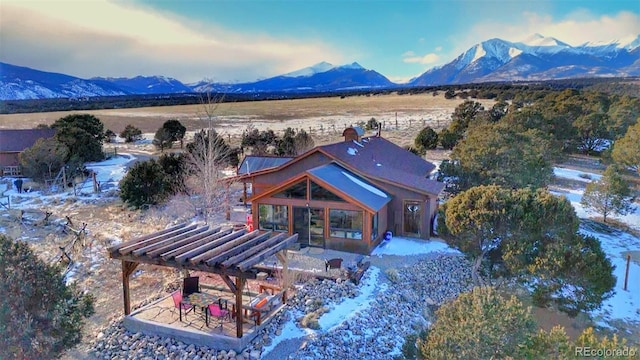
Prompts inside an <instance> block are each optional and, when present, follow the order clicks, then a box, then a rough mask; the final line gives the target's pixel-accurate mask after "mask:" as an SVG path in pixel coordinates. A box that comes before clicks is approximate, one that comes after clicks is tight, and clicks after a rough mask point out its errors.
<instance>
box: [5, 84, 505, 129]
mask: <svg viewBox="0 0 640 360" xmlns="http://www.w3.org/2000/svg"><path fill="white" fill-rule="evenodd" d="M462 102H463V100H460V99H457V98H456V99H451V100H447V99H445V98H444V97H443V96H442V95H441V94H440V95H438V96H433V94H432V93H424V94H417V95H409V94H406V95H397V94H390V95H370V96H367V95H362V96H350V97H345V98H340V97H331V98H315V99H294V100H271V101H253V102H237V103H220V104H218V105H217V107H216V108H215V110H214V111H213V115H214V118H215V123H216V125H215V127H216V130H218V131H219V132H221V133H225V134H229V135H232V136H233V135H238V134H241V133H242V131H243V130H244V129H246V127H247V126H248V125H249V124H251V125H253V126H254V127H256V128H258V129H260V130H266V129H272V130H274V131H281V130H284V129H286V128H287V127H292V128H294V129H305V130H306V131H310V132H312V133H314V135H316V136H318V137H319V138H324V137H332V135H336V134H337V135H340V134H341V133H342V130H343V129H344V128H345V127H346V126H349V125H351V124H356V123H358V122H366V121H367V120H369V119H370V118H372V117H374V118H376V120H378V121H380V122H384V124H385V129H384V130H388V131H401V130H404V131H408V133H409V134H413V135H412V137H411V138H414V137H415V134H416V131H415V130H419V129H421V128H422V127H424V126H427V125H428V126H431V127H434V128H442V127H444V126H446V125H447V124H448V120H449V119H450V117H451V114H452V113H453V110H454V109H455V107H456V106H458V105H459V104H460V103H462ZM480 102H482V103H483V105H485V107H490V106H492V105H493V103H494V101H493V100H481V101H480ZM209 110H211V107H209ZM206 112H207V106H206V105H182V106H158V107H146V108H132V109H108V110H88V111H59V112H47V113H29V114H9V115H0V128H8V129H12V128H13V129H26V128H32V127H35V126H37V125H38V124H52V123H53V122H54V121H55V120H57V119H59V118H61V117H63V116H66V115H69V114H74V113H89V114H93V115H95V116H96V117H98V118H99V119H100V120H101V121H102V122H103V123H104V124H105V129H111V130H113V131H114V132H116V133H119V132H121V131H122V130H123V129H124V128H125V126H126V125H128V124H131V125H133V126H135V127H137V128H139V129H140V130H142V131H143V132H144V133H154V132H155V131H156V130H157V129H158V128H159V127H160V126H162V123H164V122H165V121H166V120H168V119H178V120H180V122H181V123H182V124H183V125H184V126H186V127H187V130H188V131H195V130H198V129H201V128H203V127H205V126H206V124H207V121H205V119H207V118H208V117H207V116H206ZM209 112H211V111H209ZM396 121H397V123H396ZM396 124H397V125H396ZM398 136H399V138H400V139H402V138H404V137H405V136H406V134H398Z"/></svg>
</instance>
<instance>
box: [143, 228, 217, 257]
mask: <svg viewBox="0 0 640 360" xmlns="http://www.w3.org/2000/svg"><path fill="white" fill-rule="evenodd" d="M220 229H222V228H221V227H219V226H218V227H216V228H213V229H209V230H207V231H205V232H201V233H196V234H195V235H191V236H189V237H188V238H186V239H182V240H180V241H175V242H171V243H170V244H167V245H164V246H161V247H159V248H157V249H154V250H151V251H147V255H149V256H156V255H160V254H164V253H167V252H169V251H171V250H174V249H177V248H179V247H181V246H183V245H186V244H192V243H194V242H195V241H197V240H200V239H204V238H206V237H207V236H209V235H213V234H218V233H220Z"/></svg>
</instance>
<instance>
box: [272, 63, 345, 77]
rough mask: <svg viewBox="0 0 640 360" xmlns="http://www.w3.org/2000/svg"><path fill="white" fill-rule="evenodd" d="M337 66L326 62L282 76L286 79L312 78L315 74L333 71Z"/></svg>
mask: <svg viewBox="0 0 640 360" xmlns="http://www.w3.org/2000/svg"><path fill="white" fill-rule="evenodd" d="M334 67H335V66H333V65H331V64H329V63H328V62H326V61H323V62H320V63H317V64H315V65H313V66H309V67H306V68H303V69H300V70H296V71H292V72H290V73H286V74H284V75H282V76H286V77H299V76H312V75H314V74H318V73H323V72H325V71H329V70H331V69H333V68H334Z"/></svg>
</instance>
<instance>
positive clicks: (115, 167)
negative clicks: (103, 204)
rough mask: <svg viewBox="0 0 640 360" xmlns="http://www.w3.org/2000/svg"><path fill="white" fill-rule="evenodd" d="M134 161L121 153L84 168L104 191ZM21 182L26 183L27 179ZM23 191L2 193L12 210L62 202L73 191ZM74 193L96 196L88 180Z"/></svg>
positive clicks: (132, 156)
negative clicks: (55, 201)
mask: <svg viewBox="0 0 640 360" xmlns="http://www.w3.org/2000/svg"><path fill="white" fill-rule="evenodd" d="M135 159H136V157H135V155H132V154H128V153H122V154H118V156H115V157H113V158H111V159H108V160H105V161H100V162H92V163H86V164H85V166H86V168H87V169H89V170H93V171H95V173H96V180H97V181H98V182H99V183H100V188H101V189H102V190H103V191H104V190H110V189H113V188H117V187H118V184H119V182H120V180H122V178H123V177H124V176H125V175H126V173H127V164H129V163H130V162H131V161H133V160H135ZM8 179H9V181H10V183H11V184H13V180H14V179H13V178H8ZM23 180H24V181H25V182H26V181H27V180H28V179H23ZM24 190H25V191H23V192H22V193H18V191H17V190H16V188H15V187H14V186H12V187H11V188H10V189H8V190H7V191H5V192H4V195H5V196H10V197H11V198H12V199H13V200H12V202H11V207H12V208H22V209H27V208H30V207H32V206H34V205H35V206H36V207H41V206H42V203H43V202H44V203H47V202H50V201H54V200H64V199H65V198H67V197H70V196H73V189H68V190H67V191H66V192H62V193H53V194H51V195H47V194H45V193H43V192H42V191H30V189H28V188H25V189H24ZM76 192H77V193H78V194H79V195H89V196H90V197H94V195H96V194H93V183H92V181H91V179H90V178H89V179H87V180H86V181H85V182H84V183H82V184H78V186H77V187H76ZM98 196H99V195H98ZM78 198H82V197H78ZM17 199H21V200H22V201H15V200H17ZM36 200H37V201H36ZM34 201H35V202H34Z"/></svg>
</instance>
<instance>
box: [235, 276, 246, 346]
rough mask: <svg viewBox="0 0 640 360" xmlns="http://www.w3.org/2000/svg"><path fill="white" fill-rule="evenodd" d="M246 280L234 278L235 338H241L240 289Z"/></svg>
mask: <svg viewBox="0 0 640 360" xmlns="http://www.w3.org/2000/svg"><path fill="white" fill-rule="evenodd" d="M245 281H246V280H245V279H243V278H242V277H240V276H238V277H236V336H237V337H238V338H241V337H242V327H243V325H244V324H243V323H244V320H243V316H242V288H243V287H244V282H245Z"/></svg>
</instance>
